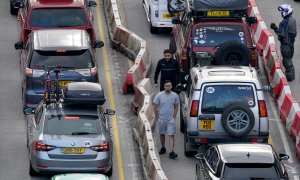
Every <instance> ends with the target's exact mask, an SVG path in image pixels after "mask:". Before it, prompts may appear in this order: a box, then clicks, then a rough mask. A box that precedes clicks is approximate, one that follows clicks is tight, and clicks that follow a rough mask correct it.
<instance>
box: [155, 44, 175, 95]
mask: <svg viewBox="0 0 300 180" xmlns="http://www.w3.org/2000/svg"><path fill="white" fill-rule="evenodd" d="M160 72H161V74H160V91H163V90H164V81H165V80H170V81H171V82H172V91H174V88H175V87H176V85H177V84H178V83H179V81H180V68H179V64H178V62H177V61H176V60H175V59H173V58H172V51H171V50H169V49H166V50H164V58H163V59H161V60H159V61H158V63H157V66H156V70H155V75H154V83H155V86H156V87H157V86H158V84H157V79H158V75H159V73H160Z"/></svg>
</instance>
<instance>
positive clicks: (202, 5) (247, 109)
mask: <svg viewBox="0 0 300 180" xmlns="http://www.w3.org/2000/svg"><path fill="white" fill-rule="evenodd" d="M151 2H153V1H151ZM154 2H156V4H155V3H154V4H152V6H149V7H150V8H151V7H153V6H154V5H159V6H161V4H162V3H163V2H161V1H159V2H157V1H154ZM143 3H144V7H145V6H147V4H148V1H143ZM164 3H167V4H166V5H167V6H168V8H167V9H168V11H169V16H170V17H173V18H169V21H171V22H172V23H173V31H172V36H171V39H170V47H169V48H170V49H171V50H172V51H173V52H174V58H175V59H176V60H177V61H178V63H179V65H180V67H181V71H182V77H184V78H183V79H182V80H181V84H180V85H178V86H177V87H176V88H175V91H176V92H177V93H178V94H179V97H180V131H181V132H182V133H183V134H184V144H183V146H184V153H185V155H186V156H191V155H195V154H196V153H197V152H198V154H196V156H195V158H196V159H197V160H198V162H197V165H196V179H199V180H200V179H201V180H202V179H288V174H287V172H286V170H285V166H284V164H283V163H282V162H281V161H282V160H287V159H288V158H289V156H288V155H285V154H279V155H278V154H277V153H276V152H275V151H274V149H273V147H272V146H271V145H268V144H267V143H268V138H269V118H268V112H267V107H266V102H265V98H264V94H263V92H264V91H268V90H269V87H268V86H263V85H262V83H261V82H260V79H259V76H258V72H257V70H259V54H260V52H258V51H257V49H256V46H255V42H254V38H253V33H252V30H251V24H253V23H256V22H257V19H256V18H255V17H249V16H248V15H247V8H248V0H239V1H236V0H214V1H207V0H168V1H167V2H165V1H164ZM174 6H175V7H174ZM182 6H185V8H184V10H182ZM176 7H178V10H176ZM145 9H146V13H147V14H151V13H149V12H152V11H150V10H148V9H147V8H146V7H145ZM154 12H155V14H157V15H158V16H159V17H160V14H161V13H160V11H159V9H158V10H157V11H156V10H154ZM162 12H163V11H162ZM163 13H164V12H163ZM163 13H162V14H163ZM164 16H165V17H169V16H166V15H162V17H164ZM151 17H152V16H148V19H150V31H152V30H153V27H152V26H153V25H154V23H153V19H151Z"/></svg>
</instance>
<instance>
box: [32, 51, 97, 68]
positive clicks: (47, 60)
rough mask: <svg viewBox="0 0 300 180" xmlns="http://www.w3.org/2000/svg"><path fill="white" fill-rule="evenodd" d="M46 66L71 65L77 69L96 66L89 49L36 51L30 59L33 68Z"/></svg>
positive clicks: (70, 66)
mask: <svg viewBox="0 0 300 180" xmlns="http://www.w3.org/2000/svg"><path fill="white" fill-rule="evenodd" d="M42 65H45V66H57V65H60V66H62V67H69V68H75V69H87V68H92V67H94V63H93V60H92V57H91V54H90V52H89V50H79V51H65V52H57V51H40V50H38V51H34V52H33V54H32V57H31V61H30V68H31V69H39V68H41V67H42Z"/></svg>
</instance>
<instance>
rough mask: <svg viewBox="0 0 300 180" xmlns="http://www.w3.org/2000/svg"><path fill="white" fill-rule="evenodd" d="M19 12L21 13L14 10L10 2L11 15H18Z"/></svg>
mask: <svg viewBox="0 0 300 180" xmlns="http://www.w3.org/2000/svg"><path fill="white" fill-rule="evenodd" d="M18 11H19V9H18V8H14V6H13V4H12V3H11V2H10V14H11V15H17V14H18Z"/></svg>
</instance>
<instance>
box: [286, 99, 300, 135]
mask: <svg viewBox="0 0 300 180" xmlns="http://www.w3.org/2000/svg"><path fill="white" fill-rule="evenodd" d="M297 113H300V107H299V104H298V103H297V102H293V104H292V106H291V110H290V113H289V114H288V117H287V121H286V129H287V130H288V132H289V134H290V135H291V136H292V129H293V127H292V126H293V124H294V121H295V120H296V115H297ZM295 125H296V124H295ZM294 130H296V129H294ZM295 137H296V136H294V138H295ZM292 139H293V137H292ZM293 140H294V141H295V139H293Z"/></svg>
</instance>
